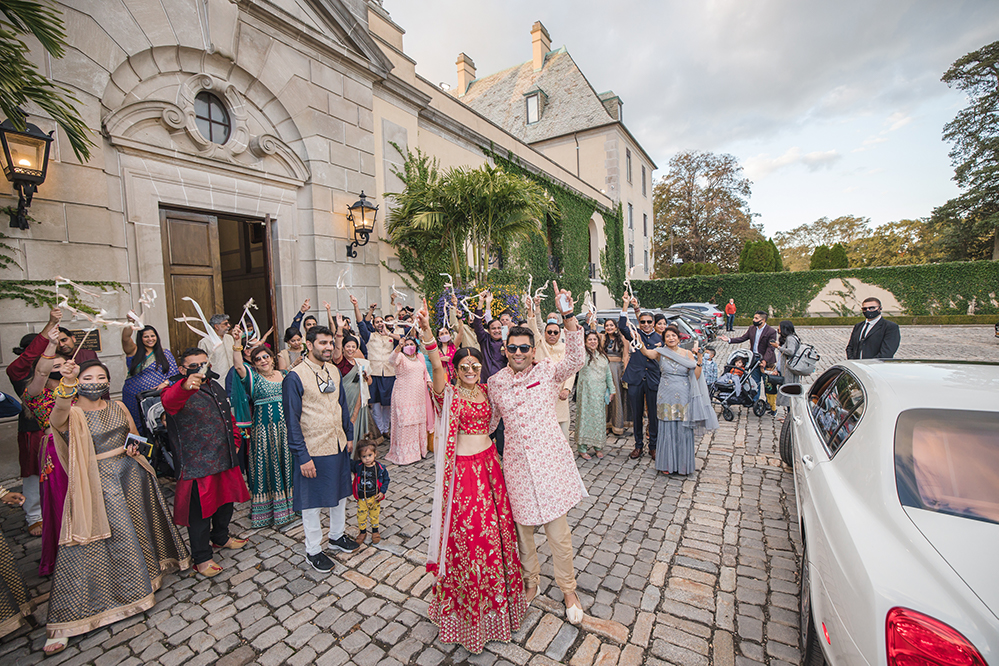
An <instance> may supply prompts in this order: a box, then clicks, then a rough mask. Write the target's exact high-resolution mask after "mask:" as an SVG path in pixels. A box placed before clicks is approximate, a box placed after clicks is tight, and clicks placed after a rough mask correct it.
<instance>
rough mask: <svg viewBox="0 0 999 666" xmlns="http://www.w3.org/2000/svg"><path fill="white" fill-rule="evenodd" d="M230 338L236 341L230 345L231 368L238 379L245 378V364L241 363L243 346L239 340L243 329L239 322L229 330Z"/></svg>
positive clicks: (241, 337)
mask: <svg viewBox="0 0 999 666" xmlns="http://www.w3.org/2000/svg"><path fill="white" fill-rule="evenodd" d="M230 335H232V339H233V340H234V341H235V342H236V344H234V345H233V346H232V369H233V370H235V371H236V374H237V375H239V378H240V379H246V366H245V365H244V364H243V347H242V345H241V344H240V342H241V341H242V339H243V329H242V328H240V326H239V324H236V325H235V326H233V327H232V331H231V332H230Z"/></svg>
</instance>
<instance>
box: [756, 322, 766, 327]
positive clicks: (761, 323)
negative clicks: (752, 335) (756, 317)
mask: <svg viewBox="0 0 999 666" xmlns="http://www.w3.org/2000/svg"><path fill="white" fill-rule="evenodd" d="M753 323H754V324H756V325H757V326H763V325H764V324H765V323H767V322H765V321H754V322H753Z"/></svg>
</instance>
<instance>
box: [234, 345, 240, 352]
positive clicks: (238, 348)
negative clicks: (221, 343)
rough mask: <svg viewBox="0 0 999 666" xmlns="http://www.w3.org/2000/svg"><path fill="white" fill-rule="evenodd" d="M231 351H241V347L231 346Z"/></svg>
mask: <svg viewBox="0 0 999 666" xmlns="http://www.w3.org/2000/svg"><path fill="white" fill-rule="evenodd" d="M232 350H233V351H243V345H233V346H232Z"/></svg>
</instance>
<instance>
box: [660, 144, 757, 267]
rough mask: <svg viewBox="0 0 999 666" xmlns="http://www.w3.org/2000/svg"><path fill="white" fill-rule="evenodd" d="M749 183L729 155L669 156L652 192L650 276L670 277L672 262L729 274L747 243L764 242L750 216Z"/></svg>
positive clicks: (736, 162) (735, 161)
mask: <svg viewBox="0 0 999 666" xmlns="http://www.w3.org/2000/svg"><path fill="white" fill-rule="evenodd" d="M751 185H752V183H750V181H749V179H748V178H745V177H743V175H742V167H741V166H740V165H739V162H738V161H737V160H736V159H735V157H733V156H732V155H716V154H714V153H706V152H699V151H686V152H682V153H680V154H678V155H676V156H675V157H673V159H671V160H670V162H669V172H668V173H667V174H666V176H665V177H664V178H663V179H662V180H660V181H659V182H657V183H656V184H655V186H654V187H653V190H652V196H653V211H654V212H653V218H654V223H653V235H652V250H653V255H654V256H655V257H656V267H655V269H656V271H655V272H656V273H657V274H660V275H666V274H669V266H670V264H671V263H672V262H673V260H674V258H679V259H680V260H681V261H683V262H684V263H687V262H694V263H715V264H717V265H718V266H719V267H720V268H722V269H723V270H724V269H727V270H734V269H735V268H736V267H737V266H738V264H739V253H740V251H741V250H742V247H743V245H744V244H745V243H746V241H747V240H760V239H762V238H763V234H762V233H761V231H762V227H761V226H760V225H754V224H753V223H752V216H751V214H750V212H749V204H748V200H749V197H750V193H751V189H750V187H751ZM671 239H672V248H673V253H675V257H674V255H673V253H671V252H670V246H671Z"/></svg>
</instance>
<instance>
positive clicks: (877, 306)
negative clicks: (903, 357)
mask: <svg viewBox="0 0 999 666" xmlns="http://www.w3.org/2000/svg"><path fill="white" fill-rule="evenodd" d="M860 309H861V310H862V311H863V313H864V318H865V319H866V321H862V322H860V323H859V324H857V325H856V326H854V327H853V333H851V334H850V342H849V343H848V344H847V345H846V357H847V358H852V359H860V358H895V352H897V351H898V345H899V343H900V342H901V341H902V334H901V333H900V332H899V330H898V324H896V323H895V322H891V321H888V320H887V319H885V318H884V317H882V316H881V301H879V300H878V299H876V298H865V299H864V302H863V303H861V304H860Z"/></svg>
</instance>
